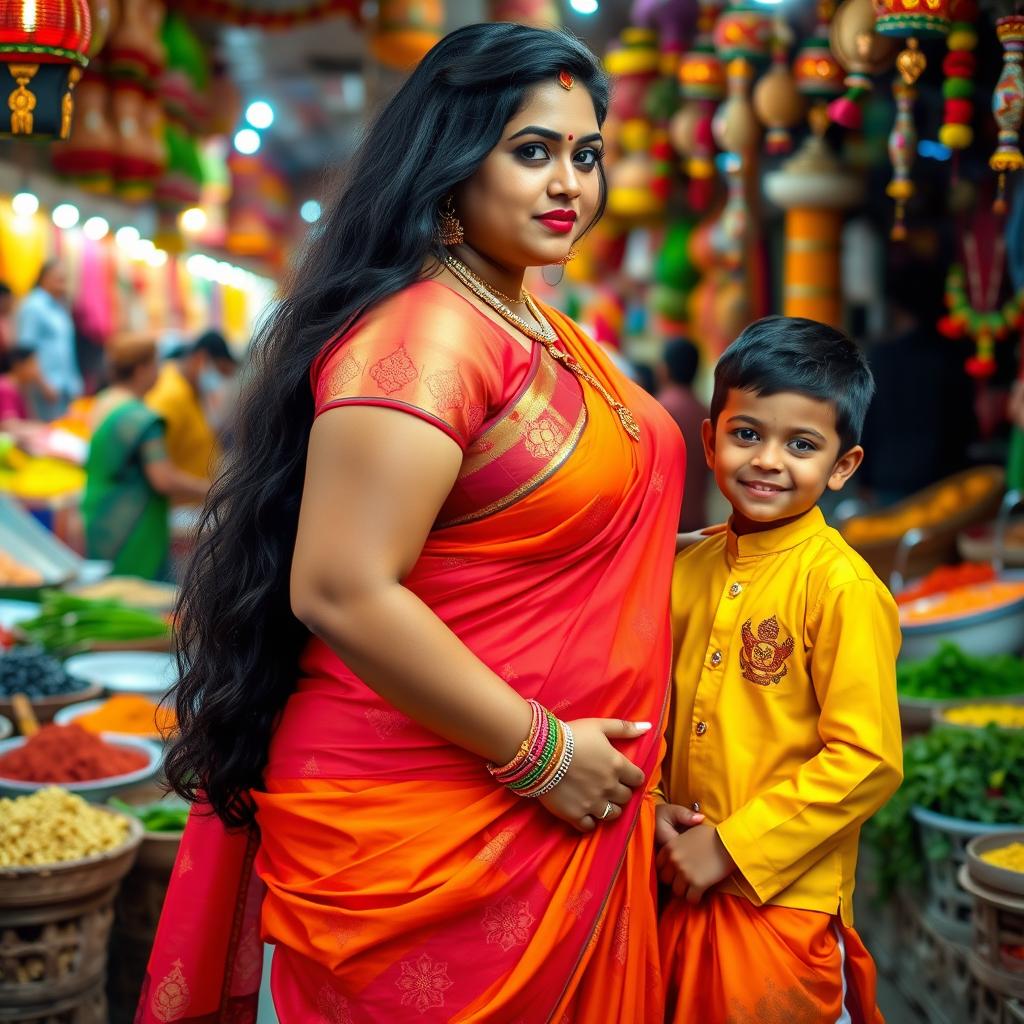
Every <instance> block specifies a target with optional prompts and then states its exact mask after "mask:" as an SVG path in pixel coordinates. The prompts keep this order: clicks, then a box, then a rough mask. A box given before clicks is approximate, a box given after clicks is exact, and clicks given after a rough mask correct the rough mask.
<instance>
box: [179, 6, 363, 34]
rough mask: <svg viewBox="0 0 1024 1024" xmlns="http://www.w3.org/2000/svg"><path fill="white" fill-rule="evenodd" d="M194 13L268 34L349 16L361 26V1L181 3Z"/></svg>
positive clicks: (211, 19)
mask: <svg viewBox="0 0 1024 1024" xmlns="http://www.w3.org/2000/svg"><path fill="white" fill-rule="evenodd" d="M182 6H183V7H184V8H185V9H187V10H189V11H190V12H191V13H193V14H195V15H197V16H199V17H202V18H206V19H208V20H210V21H220V22H224V23H227V24H229V25H238V26H240V27H243V28H259V29H263V30H264V31H266V32H285V31H288V30H289V29H293V28H299V27H300V26H302V25H308V24H309V23H310V22H314V21H324V20H325V19H327V18H337V17H342V16H346V17H349V18H351V19H352V21H354V22H355V23H356V24H359V23H360V22H361V10H362V6H363V4H362V0H309V2H308V3H301V2H298V3H297V2H295V0H182Z"/></svg>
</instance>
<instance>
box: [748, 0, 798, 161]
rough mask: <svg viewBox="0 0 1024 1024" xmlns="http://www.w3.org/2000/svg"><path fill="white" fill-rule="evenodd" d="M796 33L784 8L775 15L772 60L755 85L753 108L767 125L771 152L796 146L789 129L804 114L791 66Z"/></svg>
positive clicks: (777, 152) (781, 151)
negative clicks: (791, 48) (784, 12)
mask: <svg viewBox="0 0 1024 1024" xmlns="http://www.w3.org/2000/svg"><path fill="white" fill-rule="evenodd" d="M792 39H793V34H792V32H791V31H790V28H789V26H788V25H787V24H786V19H785V18H784V17H783V16H782V13H781V11H780V12H779V13H778V14H777V15H776V17H775V22H774V29H773V38H772V48H771V49H772V64H771V67H770V68H769V69H768V71H767V73H766V74H764V75H762V76H761V79H760V81H758V83H757V85H756V86H755V87H754V109H755V110H756V111H757V116H758V117H759V118H760V119H761V123H762V124H763V125H764V126H765V128H767V129H768V132H767V135H766V136H765V151H766V152H767V153H768V154H769V155H772V156H778V155H781V154H783V153H788V152H789V151H790V150H791V149H792V148H793V140H792V138H791V136H790V131H791V130H792V129H793V128H795V127H796V126H797V125H798V124H799V123H800V121H801V120H802V118H803V116H804V110H805V107H806V104H805V102H804V98H803V96H802V95H801V94H800V91H799V89H798V88H797V84H796V81H795V79H794V78H793V74H792V72H791V71H790V68H789V48H790V46H791V45H792Z"/></svg>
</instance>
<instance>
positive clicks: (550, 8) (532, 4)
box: [490, 0, 562, 28]
mask: <svg viewBox="0 0 1024 1024" xmlns="http://www.w3.org/2000/svg"><path fill="white" fill-rule="evenodd" d="M490 20H491V21H516V22H518V23H519V24H520V25H533V26H534V27H535V28H558V27H559V25H561V23H562V18H561V14H560V12H559V10H558V4H557V3H555V2H554V0H491V3H490Z"/></svg>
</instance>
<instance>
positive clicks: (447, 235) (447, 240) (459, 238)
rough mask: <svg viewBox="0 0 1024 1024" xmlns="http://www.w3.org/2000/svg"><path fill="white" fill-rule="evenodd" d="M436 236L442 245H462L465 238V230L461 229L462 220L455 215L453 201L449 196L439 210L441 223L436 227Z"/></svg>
mask: <svg viewBox="0 0 1024 1024" xmlns="http://www.w3.org/2000/svg"><path fill="white" fill-rule="evenodd" d="M438 237H439V238H440V240H441V244H442V245H462V243H463V241H464V240H465V238H466V232H465V231H464V230H463V229H462V222H461V221H460V220H459V218H458V217H456V216H455V201H454V200H453V199H452V197H451V196H449V197H448V203H447V205H446V206H445V208H444V209H443V210H441V224H440V227H439V229H438Z"/></svg>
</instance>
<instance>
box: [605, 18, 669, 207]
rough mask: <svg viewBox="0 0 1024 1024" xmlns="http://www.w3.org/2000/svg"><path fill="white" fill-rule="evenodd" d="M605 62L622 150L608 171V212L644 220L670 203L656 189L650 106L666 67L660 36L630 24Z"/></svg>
mask: <svg viewBox="0 0 1024 1024" xmlns="http://www.w3.org/2000/svg"><path fill="white" fill-rule="evenodd" d="M605 67H606V68H607V70H608V73H609V74H610V75H611V76H612V78H613V80H614V83H615V84H614V88H613V90H612V102H611V110H610V113H611V115H612V118H613V119H614V121H615V122H616V123H617V125H618V135H619V144H620V146H621V150H622V152H621V155H620V156H619V159H618V160H617V161H616V163H615V166H614V167H613V168H612V169H611V171H610V172H609V175H608V213H609V214H611V215H612V216H613V217H615V218H617V219H618V220H620V221H622V222H624V223H634V222H642V221H645V220H648V219H649V218H651V217H654V216H657V214H659V213H660V212H661V210H662V209H663V208H664V198H663V197H662V196H659V194H658V190H657V189H655V188H654V177H655V168H654V163H653V161H652V159H651V143H652V133H653V126H652V124H651V122H650V119H649V118H648V116H647V110H646V101H647V95H648V92H649V90H650V89H651V87H652V86H653V85H654V84H655V82H656V81H657V78H658V72H659V68H660V57H659V54H658V47H657V37H656V36H655V34H654V33H653V32H652V31H651V30H650V29H644V28H637V27H631V28H626V29H624V30H623V31H622V33H621V35H620V39H619V45H618V46H616V47H614V48H613V49H611V50H609V51H608V54H607V56H606V57H605Z"/></svg>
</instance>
